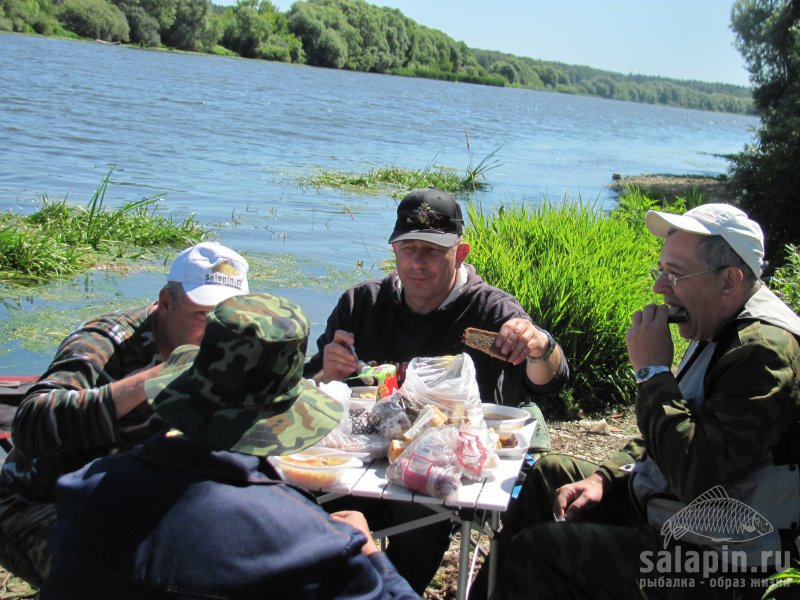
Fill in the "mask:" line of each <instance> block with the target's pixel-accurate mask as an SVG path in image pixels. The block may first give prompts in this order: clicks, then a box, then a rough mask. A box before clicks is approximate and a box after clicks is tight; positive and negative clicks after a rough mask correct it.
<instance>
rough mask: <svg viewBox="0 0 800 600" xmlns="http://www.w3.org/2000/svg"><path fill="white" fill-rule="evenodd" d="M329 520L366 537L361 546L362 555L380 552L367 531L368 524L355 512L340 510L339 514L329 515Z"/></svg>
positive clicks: (362, 516) (370, 533) (361, 515)
mask: <svg viewBox="0 0 800 600" xmlns="http://www.w3.org/2000/svg"><path fill="white" fill-rule="evenodd" d="M331 519H333V520H334V521H338V522H339V523H347V524H348V525H350V526H351V527H354V528H355V529H358V530H359V531H360V532H361V533H363V534H364V535H365V536H367V541H366V543H365V544H364V545H363V546H361V552H362V554H367V555H369V554H375V553H376V552H380V550H378V546H376V545H375V540H374V539H372V532H371V531H370V530H369V524H368V523H367V519H366V518H365V517H364V515H363V514H361V513H360V512H358V511H355V510H340V511H339V512H335V513H331Z"/></svg>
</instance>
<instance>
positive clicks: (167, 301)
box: [158, 287, 173, 313]
mask: <svg viewBox="0 0 800 600" xmlns="http://www.w3.org/2000/svg"><path fill="white" fill-rule="evenodd" d="M172 302H173V298H172V294H170V293H169V290H168V289H167V288H165V287H163V288H161V291H160V292H158V310H163V311H164V312H165V313H167V312H169V310H170V309H171V308H172Z"/></svg>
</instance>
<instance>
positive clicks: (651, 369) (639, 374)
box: [636, 365, 671, 383]
mask: <svg viewBox="0 0 800 600" xmlns="http://www.w3.org/2000/svg"><path fill="white" fill-rule="evenodd" d="M670 370H671V369H670V368H669V367H668V366H666V365H647V366H645V367H642V368H641V369H639V370H638V371H636V383H644V382H645V381H647V380H649V379H650V378H652V377H655V376H656V375H660V374H661V373H669V372H670Z"/></svg>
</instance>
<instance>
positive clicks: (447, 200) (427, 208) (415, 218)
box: [389, 187, 464, 248]
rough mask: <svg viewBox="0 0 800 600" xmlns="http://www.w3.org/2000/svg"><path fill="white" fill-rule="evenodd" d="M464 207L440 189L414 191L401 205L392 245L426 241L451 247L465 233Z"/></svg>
mask: <svg viewBox="0 0 800 600" xmlns="http://www.w3.org/2000/svg"><path fill="white" fill-rule="evenodd" d="M463 225H464V219H463V217H462V216H461V207H459V206H458V203H457V202H456V201H455V200H454V199H453V197H452V196H450V194H448V193H447V192H443V191H442V190H437V189H436V188H432V187H429V188H424V189H419V190H414V191H413V192H411V193H410V194H408V195H407V196H406V197H405V198H403V200H402V201H401V202H400V204H398V205H397V221H396V222H395V225H394V231H392V235H391V236H390V237H389V243H390V244H394V243H395V242H400V241H403V240H422V241H424V242H430V243H432V244H437V245H439V246H444V247H446V248H447V247H450V246H452V245H453V244H455V243H456V241H457V240H458V238H459V237H460V236H461V233H462V231H463Z"/></svg>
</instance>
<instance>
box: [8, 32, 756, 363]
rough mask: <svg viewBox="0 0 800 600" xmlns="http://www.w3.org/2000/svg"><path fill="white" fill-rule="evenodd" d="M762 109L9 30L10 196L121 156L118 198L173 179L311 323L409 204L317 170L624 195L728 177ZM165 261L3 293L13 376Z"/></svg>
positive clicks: (16, 207)
mask: <svg viewBox="0 0 800 600" xmlns="http://www.w3.org/2000/svg"><path fill="white" fill-rule="evenodd" d="M757 124H758V122H757V120H756V119H755V118H753V117H745V116H740V115H729V114H721V113H708V112H703V111H695V110H685V109H675V108H669V107H659V106H650V105H644V104H634V103H626V102H618V101H610V100H603V99H598V98H587V97H580V96H569V95H563V94H549V93H544V92H533V91H529V90H518V89H510V88H508V89H507V88H493V87H485V86H477V85H468V84H459V83H448V82H439V81H430V80H423V79H409V78H402V77H393V76H386V75H374V74H365V73H353V72H346V71H337V70H329V69H319V68H311V67H303V66H296V65H286V64H278V63H267V62H263V61H249V60H239V59H231V58H220V57H211V56H196V55H190V54H178V53H170V52H158V51H147V50H139V49H132V48H124V47H119V46H110V45H104V44H98V43H94V42H75V41H67V40H56V39H48V38H39V37H35V36H22V35H13V34H0V153H2V154H1V155H0V156H2V161H0V210H4V211H5V210H13V211H19V212H32V211H34V210H36V209H37V208H39V207H40V206H41V198H42V197H43V196H47V197H48V198H50V199H54V200H61V199H63V198H65V197H66V198H68V199H69V200H71V201H75V202H76V203H85V202H86V201H87V200H88V198H89V197H90V196H91V194H92V192H93V191H94V190H95V189H96V188H97V186H98V184H99V183H100V181H101V180H102V179H103V177H104V176H105V175H106V173H108V171H109V169H111V168H112V167H113V168H114V171H113V173H112V176H111V185H110V186H109V192H108V197H109V198H110V199H111V200H112V203H113V204H118V203H122V202H124V201H128V200H135V199H139V198H141V197H143V196H150V195H153V194H161V193H164V194H165V199H164V202H163V204H164V208H165V210H166V211H168V212H170V213H174V214H176V215H184V214H188V213H195V214H196V218H197V219H198V220H199V221H200V222H201V223H203V224H204V225H206V226H209V227H212V228H213V229H214V234H215V237H216V239H218V240H219V241H221V242H222V243H225V244H227V245H229V246H231V247H233V248H235V249H237V250H238V251H240V252H242V253H245V254H246V255H247V256H248V258H250V260H251V263H253V264H254V266H255V267H256V269H255V271H256V272H255V273H254V278H253V282H254V283H255V285H253V286H252V287H253V289H254V290H256V291H270V292H274V293H282V294H285V295H287V296H290V297H292V298H293V299H294V300H295V301H297V302H298V303H300V304H301V306H303V308H304V309H305V310H306V312H307V313H308V315H309V318H310V319H311V321H312V324H313V332H312V336H313V337H312V339H313V338H315V337H316V335H317V334H318V333H319V332H320V331H321V329H322V327H323V326H324V320H325V318H326V317H327V315H328V313H329V312H330V310H331V308H332V307H333V304H334V303H335V301H336V299H337V298H338V295H339V293H340V292H341V290H342V289H343V288H344V287H345V286H346V285H348V284H349V283H352V282H353V281H355V280H357V279H360V278H363V277H368V276H379V275H380V274H381V272H380V262H381V261H382V260H385V259H387V258H388V257H389V253H388V246H387V245H386V239H387V237H388V234H389V231H390V230H391V226H392V222H393V213H394V209H395V206H396V202H397V201H396V200H395V199H393V198H391V197H390V196H388V195H377V196H364V195H359V194H355V193H352V192H347V191H342V190H335V189H315V188H310V187H308V186H305V185H302V178H304V177H308V176H311V175H314V174H315V173H317V172H318V171H320V170H323V169H336V170H341V171H348V172H358V173H361V172H365V171H368V170H370V169H374V168H378V167H385V166H390V165H394V166H399V167H403V168H410V169H423V168H425V167H426V166H431V165H434V166H443V167H448V168H454V169H456V171H458V172H463V171H464V170H465V169H466V167H467V165H468V164H469V163H470V161H472V162H473V164H475V163H477V162H478V161H480V159H482V158H483V157H485V156H486V155H488V154H489V153H491V152H493V151H495V150H497V153H496V155H495V156H496V159H497V162H498V166H497V167H496V168H494V169H492V170H491V171H489V172H488V173H487V178H488V180H489V182H490V184H491V186H492V187H491V189H490V190H488V191H485V192H480V193H478V194H475V195H474V196H473V198H472V199H471V201H475V202H479V203H481V205H482V206H483V208H484V209H485V210H487V209H488V210H491V209H493V208H496V207H497V206H499V205H501V204H503V203H512V202H513V203H517V204H519V203H528V202H541V201H542V200H544V199H548V200H553V201H557V200H560V199H561V198H568V199H577V198H581V199H583V200H589V201H593V202H596V203H597V204H598V206H599V207H601V208H606V209H607V208H610V207H611V206H612V205H613V196H612V194H611V193H610V192H609V191H608V189H607V185H608V184H609V182H610V181H611V175H612V173H620V174H624V175H628V174H630V175H634V174H641V173H679V174H719V173H723V172H725V170H726V168H727V161H726V160H725V159H724V158H722V155H725V154H730V153H734V152H737V151H739V150H741V148H742V147H743V145H744V144H746V143H748V142H749V141H751V140H752V135H753V129H754V128H755V127H756V126H757ZM467 132H468V136H469V148H468V146H467V142H466V140H467ZM464 200H465V201H466V200H467V199H466V198H464ZM164 258H165V257H162V258H161V259H160V261H161V262H162V263H163V260H164ZM148 266H149V267H152V268H148V269H136V270H132V271H128V272H125V273H124V274H122V275H120V274H119V273H116V272H109V271H95V272H92V273H90V274H87V275H84V276H81V277H78V278H75V279H74V280H72V281H68V282H59V283H55V284H52V285H48V286H45V287H43V288H37V289H36V290H33V291H28V292H19V291H14V290H3V292H2V293H3V294H4V298H3V305H2V306H0V373H6V374H10V373H21V374H25V373H29V374H35V373H37V372H39V371H40V370H41V369H42V368H44V367H45V366H46V365H47V363H48V362H49V359H50V358H51V356H52V353H53V350H54V347H55V345H56V344H57V343H58V341H59V340H60V338H61V337H62V336H63V334H64V333H65V331H68V330H69V329H70V328H71V327H72V326H74V325H75V324H77V323H78V322H80V320H82V319H83V318H86V317H87V316H90V315H92V314H96V313H98V312H100V311H103V310H105V309H107V308H109V307H115V306H127V305H133V304H136V303H137V302H140V301H141V302H144V301H146V300H148V299H150V298H152V297H153V296H154V294H155V293H156V291H157V290H158V288H159V287H160V285H161V283H162V281H163V278H164V276H163V272H164V267H163V265H161V264H159V263H158V261H153V262H152V264H150V265H148ZM157 267H160V270H159V269H158V268H157ZM154 268H155V270H156V272H155V273H154V272H153V269H154Z"/></svg>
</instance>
